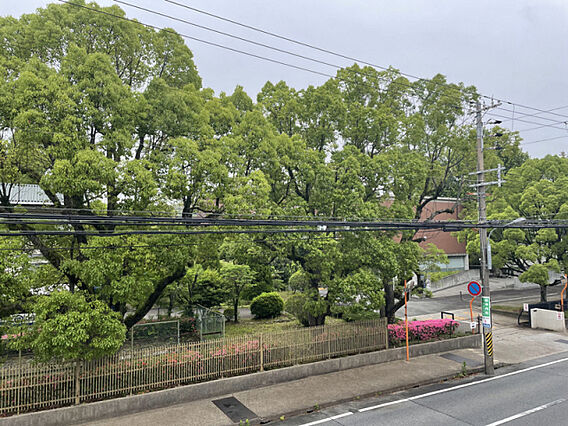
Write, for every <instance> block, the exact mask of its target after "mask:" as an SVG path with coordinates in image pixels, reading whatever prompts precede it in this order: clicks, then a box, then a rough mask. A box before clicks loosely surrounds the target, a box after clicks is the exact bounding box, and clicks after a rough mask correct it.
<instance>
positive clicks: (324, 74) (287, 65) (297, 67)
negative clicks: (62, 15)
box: [58, 0, 334, 78]
mask: <svg viewBox="0 0 568 426" xmlns="http://www.w3.org/2000/svg"><path fill="white" fill-rule="evenodd" d="M58 1H59V2H61V3H65V4H68V5H71V6H75V7H79V8H82V9H87V10H91V11H93V12H96V13H100V14H103V15H106V16H112V17H115V18H118V19H122V20H124V21H128V22H132V23H134V24H137V25H142V26H144V27H148V28H152V29H154V30H158V31H164V32H166V33H169V34H174V35H178V36H181V37H183V38H186V39H188V40H193V41H197V42H199V43H203V44H208V45H209V46H215V47H218V48H220V49H225V50H229V51H231V52H235V53H240V54H242V55H247V56H250V57H253V58H257V59H261V60H263V61H268V62H272V63H274V64H278V65H284V66H286V67H290V68H295V69H298V70H301V71H306V72H310V73H312V74H319V75H321V76H324V77H331V78H333V77H334V76H333V75H331V74H327V73H323V72H320V71H316V70H312V69H309V68H305V67H302V66H299V65H294V64H289V63H287V62H283V61H279V60H278V59H272V58H268V57H266V56H261V55H257V54H255V53H252V52H247V51H244V50H240V49H235V48H233V47H229V46H225V45H222V44H219V43H215V42H212V41H208V40H203V39H201V38H197V37H193V36H190V35H187V34H182V33H180V32H177V31H171V30H168V29H167V28H161V27H158V26H156V25H152V24H147V23H145V22H141V21H138V20H136V19H130V18H127V17H125V16H120V15H115V14H114V13H110V12H105V11H104V10H98V9H94V8H92V7H88V6H84V5H81V4H77V3H73V2H71V1H68V0H58Z"/></svg>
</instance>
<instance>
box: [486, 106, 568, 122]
mask: <svg viewBox="0 0 568 426" xmlns="http://www.w3.org/2000/svg"><path fill="white" fill-rule="evenodd" d="M495 109H498V110H501V111H505V112H510V113H513V114H514V113H515V111H513V110H510V109H507V108H503V107H495ZM537 114H542V113H540V112H537V113H536V114H524V115H521V117H520V118H524V117H534V118H537V119H539V120H547V121H552V122H553V123H555V124H566V123H567V122H568V121H567V120H558V119H554V118H548V117H540V116H538V115H537ZM567 118H568V117H567ZM507 120H519V117H515V118H509V119H507Z"/></svg>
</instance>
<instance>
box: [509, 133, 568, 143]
mask: <svg viewBox="0 0 568 426" xmlns="http://www.w3.org/2000/svg"><path fill="white" fill-rule="evenodd" d="M566 138H568V135H566V136H557V137H554V138H546V139H539V140H537V141H529V142H521V143H520V144H519V145H532V144H535V143H541V142H548V141H554V140H557V139H566Z"/></svg>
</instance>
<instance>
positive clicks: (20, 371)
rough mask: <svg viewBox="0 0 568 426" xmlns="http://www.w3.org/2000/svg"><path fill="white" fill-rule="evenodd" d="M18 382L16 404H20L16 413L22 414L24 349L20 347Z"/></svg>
mask: <svg viewBox="0 0 568 426" xmlns="http://www.w3.org/2000/svg"><path fill="white" fill-rule="evenodd" d="M16 383H18V393H17V396H18V399H17V401H16V404H17V406H18V410H17V413H16V414H20V405H22V397H21V395H22V350H21V349H20V350H19V351H18V381H17V382H16Z"/></svg>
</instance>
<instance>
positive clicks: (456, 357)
mask: <svg viewBox="0 0 568 426" xmlns="http://www.w3.org/2000/svg"><path fill="white" fill-rule="evenodd" d="M440 357H441V358H445V359H449V360H450V361H455V362H457V363H460V364H463V363H464V362H465V363H466V365H469V366H471V367H473V366H476V365H481V362H480V361H475V360H473V359H471V358H465V357H463V356H459V355H456V354H443V355H440Z"/></svg>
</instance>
